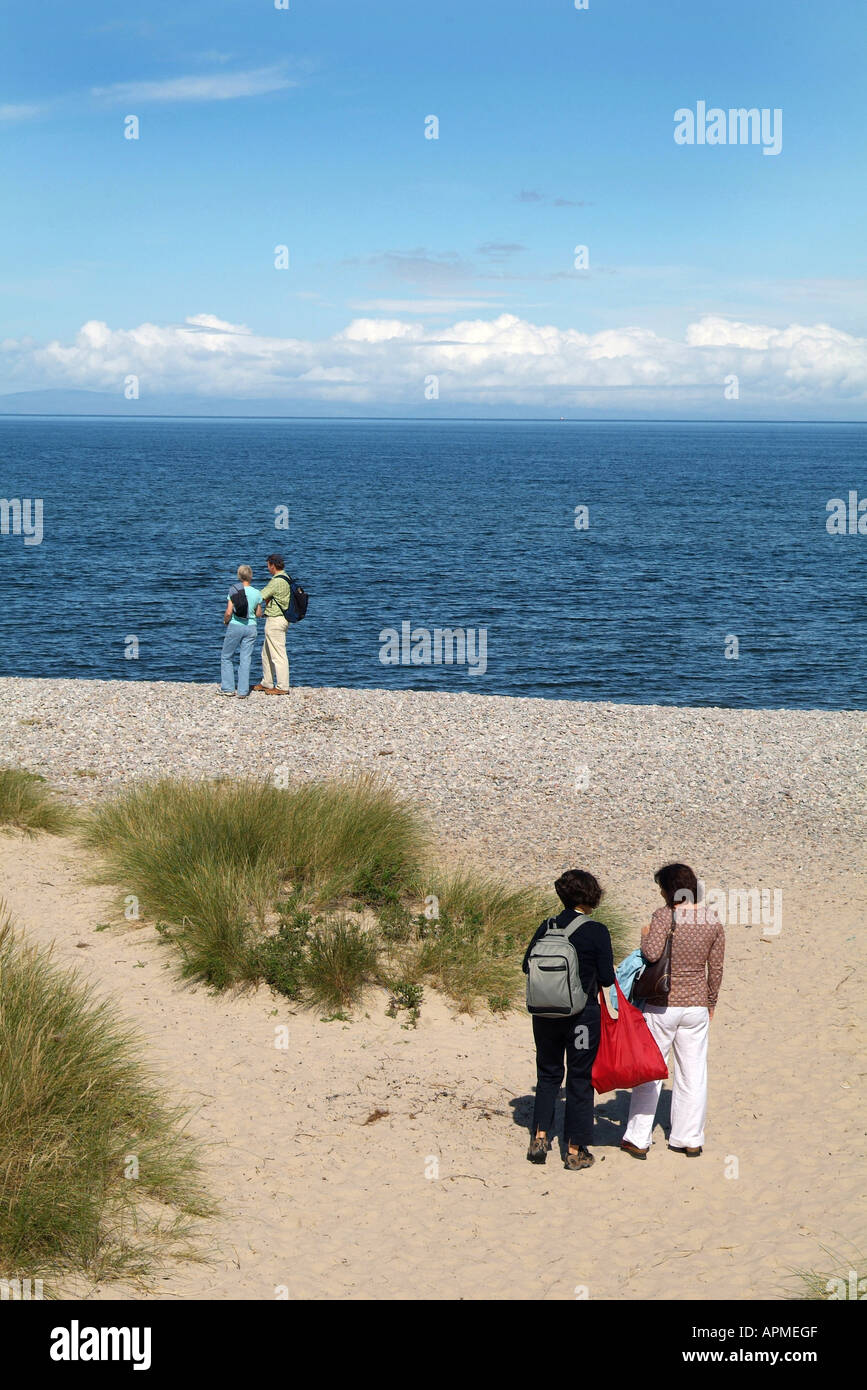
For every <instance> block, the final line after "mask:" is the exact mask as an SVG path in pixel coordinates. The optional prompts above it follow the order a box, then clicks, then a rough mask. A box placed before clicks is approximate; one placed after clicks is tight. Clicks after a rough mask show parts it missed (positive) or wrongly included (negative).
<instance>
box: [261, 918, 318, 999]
mask: <svg viewBox="0 0 867 1390" xmlns="http://www.w3.org/2000/svg"><path fill="white" fill-rule="evenodd" d="M310 927H311V920H310V914H309V913H307V912H300V911H297V910H295V911H293V912H292V913H291V915H289V916H286V917H283V918H282V920H281V922H280V925H279V927H278V928H277V931H276V932H275V933H274V934H273V935H272V936H266V937H264V938H262V939H260V940H259V941H257V942H256V943H255V945H254V946H253V947H252V959H251V962H250V973H251V975H253V976H255V977H256V978H260V979H263V980H264V981H265V983H266V984H268V985H270V986H271V988H272V989H273V990H275V991H276V993H277V994H284V995H285V996H286V998H287V999H298V998H299V997H300V995H301V989H302V984H303V975H304V952H305V947H306V945H307V940H308V938H309V935H310Z"/></svg>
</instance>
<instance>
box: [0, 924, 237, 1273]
mask: <svg viewBox="0 0 867 1390" xmlns="http://www.w3.org/2000/svg"><path fill="white" fill-rule="evenodd" d="M144 1048H145V1045H144V1044H143V1043H141V1042H139V1040H138V1039H137V1037H136V1036H135V1034H134V1033H132V1032H131V1031H130V1030H129V1029H128V1028H127V1027H126V1026H125V1025H124V1024H122V1023H121V1022H120V1021H119V1019H118V1017H117V1015H116V1014H115V1012H114V1010H113V1008H112V1007H111V1005H109V1004H108V1003H106V1002H104V1001H103V1002H98V1001H96V1000H95V999H94V997H93V996H92V994H91V992H90V990H89V988H88V987H87V986H86V985H84V984H83V983H82V982H81V981H80V980H79V979H78V978H77V977H76V975H75V974H74V972H71V971H64V970H61V969H59V968H58V967H57V966H55V965H54V964H53V963H52V962H51V960H50V957H49V955H48V954H46V953H44V952H42V951H40V950H37V949H36V948H34V947H32V946H27V945H26V944H24V943H23V942H22V941H20V940H19V939H18V938H17V937H16V935H15V934H14V932H13V929H12V925H11V922H10V920H9V917H8V914H7V913H6V911H5V908H4V909H3V910H2V921H0V1058H2V1064H0V1278H4V1279H10V1280H11V1279H14V1278H25V1277H26V1278H32V1277H34V1276H38V1277H41V1276H43V1275H49V1276H50V1275H52V1274H54V1275H59V1274H61V1273H79V1274H85V1275H87V1276H88V1277H90V1278H92V1279H104V1278H107V1277H135V1278H146V1277H147V1275H148V1274H149V1273H150V1272H152V1270H153V1268H154V1266H155V1265H157V1264H161V1263H162V1262H163V1261H164V1260H165V1259H166V1258H168V1257H177V1256H183V1257H185V1258H199V1255H198V1254H197V1245H196V1240H195V1238H194V1237H195V1231H196V1224H197V1223H196V1218H201V1217H204V1216H206V1215H208V1214H209V1213H210V1211H211V1204H210V1202H209V1200H208V1198H207V1196H206V1193H205V1189H204V1184H203V1181H202V1177H201V1170H200V1162H199V1155H198V1151H197V1149H196V1146H195V1145H194V1144H193V1143H192V1142H191V1140H190V1139H189V1137H188V1136H187V1134H186V1131H185V1115H184V1112H182V1111H181V1110H180V1109H178V1108H177V1107H176V1106H174V1105H172V1104H171V1103H169V1102H168V1101H167V1100H165V1098H164V1097H163V1094H162V1092H161V1088H160V1086H159V1083H158V1082H157V1080H156V1079H155V1078H154V1077H153V1076H152V1075H151V1074H150V1072H149V1070H148V1068H147V1067H146V1065H145V1063H144V1060H143V1056H144Z"/></svg>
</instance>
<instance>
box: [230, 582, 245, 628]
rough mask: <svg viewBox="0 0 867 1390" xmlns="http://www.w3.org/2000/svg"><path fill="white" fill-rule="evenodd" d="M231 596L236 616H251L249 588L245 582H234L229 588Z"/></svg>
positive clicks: (242, 617) (243, 617) (241, 617)
mask: <svg viewBox="0 0 867 1390" xmlns="http://www.w3.org/2000/svg"><path fill="white" fill-rule="evenodd" d="M229 598H230V599H231V601H232V608H233V609H234V612H235V617H236V618H240V619H242V620H243V619H247V618H249V616H250V605H249V604H248V602H247V590H246V589H245V588H244V585H243V584H233V585H232V587H231V589H230V590H229Z"/></svg>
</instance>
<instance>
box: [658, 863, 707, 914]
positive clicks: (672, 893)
mask: <svg viewBox="0 0 867 1390" xmlns="http://www.w3.org/2000/svg"><path fill="white" fill-rule="evenodd" d="M653 880H654V882H655V883H658V884H659V886H660V888H661V889H662V891H663V893H664V894H665V901H666V902H667V903H668V905H669V907H674V906H675V904H676V903H697V902H698V879H697V878H696V876H695V874H694V873H693V871H692V869H691V868H690V867H689V865H688V864H663V866H662V868H661V869H657V871H656V873H655V874H654V875H653Z"/></svg>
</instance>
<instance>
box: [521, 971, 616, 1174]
mask: <svg viewBox="0 0 867 1390" xmlns="http://www.w3.org/2000/svg"><path fill="white" fill-rule="evenodd" d="M599 1027H600V1014H599V1005H598V1003H597V1002H596V1000H595V999H594V1000H592V1001H589V1002H588V1003H587V1006H586V1008H585V1009H584V1010H583V1011H582V1012H581V1013H580V1014H573V1015H572V1017H571V1018H534V1019H533V1037H534V1038H535V1040H536V1104H535V1107H534V1109H533V1133H534V1134H536V1133H537V1132H538V1131H539V1130H540V1129H543V1130H544V1131H545V1133H546V1134H547V1135H548V1136H549V1138H550V1135H551V1129H552V1127H553V1124H554V1105H555V1102H556V1100H557V1096H558V1095H559V1093H560V1087H561V1086H562V1084H563V1074H564V1070H565V1074H566V1124H565V1126H564V1131H563V1137H564V1138H565V1140H566V1143H567V1144H578V1145H580V1147H581V1148H583V1149H586V1148H588V1146H589V1145H590V1143H591V1141H592V1139H593V1084H592V1082H591V1080H590V1074H591V1072H592V1071H593V1062H594V1060H595V1057H596V1053H597V1051H598V1048H599ZM564 1057H565V1059H566V1065H565V1068H564V1065H563V1059H564Z"/></svg>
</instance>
